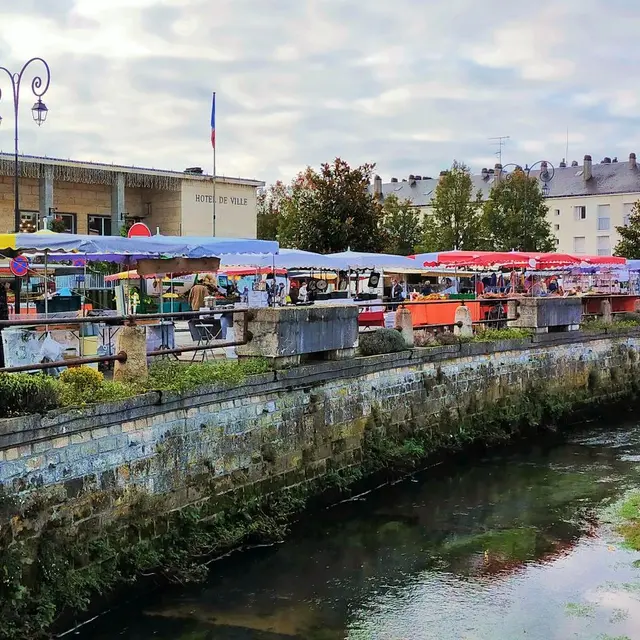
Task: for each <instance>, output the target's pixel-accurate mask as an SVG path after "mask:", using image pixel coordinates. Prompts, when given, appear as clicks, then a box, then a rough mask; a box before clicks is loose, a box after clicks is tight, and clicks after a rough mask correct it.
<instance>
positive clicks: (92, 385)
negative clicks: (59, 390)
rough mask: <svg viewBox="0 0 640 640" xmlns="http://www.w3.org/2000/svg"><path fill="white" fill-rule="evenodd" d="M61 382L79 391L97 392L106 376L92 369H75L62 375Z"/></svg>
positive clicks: (65, 371)
mask: <svg viewBox="0 0 640 640" xmlns="http://www.w3.org/2000/svg"><path fill="white" fill-rule="evenodd" d="M60 380H61V382H63V383H64V384H68V385H69V386H72V387H74V388H76V389H78V390H84V389H93V390H97V389H99V388H100V386H101V385H102V384H103V383H104V375H102V373H100V371H97V370H96V369H92V368H91V367H84V366H82V367H73V368H71V369H65V370H64V371H63V372H62V373H61V374H60Z"/></svg>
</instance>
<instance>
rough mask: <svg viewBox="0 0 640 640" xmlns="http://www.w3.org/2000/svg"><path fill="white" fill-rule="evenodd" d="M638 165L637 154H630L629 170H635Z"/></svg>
mask: <svg viewBox="0 0 640 640" xmlns="http://www.w3.org/2000/svg"><path fill="white" fill-rule="evenodd" d="M637 166H638V165H637V164H636V154H635V153H630V154H629V168H630V169H635V168H636V167H637Z"/></svg>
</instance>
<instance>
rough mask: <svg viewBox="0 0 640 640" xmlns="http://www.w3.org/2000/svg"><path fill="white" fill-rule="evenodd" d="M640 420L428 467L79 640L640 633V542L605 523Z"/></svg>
mask: <svg viewBox="0 0 640 640" xmlns="http://www.w3.org/2000/svg"><path fill="white" fill-rule="evenodd" d="M639 487H640V427H639V426H638V425H636V424H625V425H621V426H617V427H615V428H614V427H610V426H603V425H597V426H596V425H592V426H587V427H585V428H584V429H583V430H580V431H576V432H574V433H573V435H572V436H570V437H569V438H568V439H566V440H565V441H564V442H560V443H559V442H557V441H556V442H554V443H553V444H551V443H547V444H545V445H535V446H534V445H528V446H527V447H526V448H521V449H520V450H518V451H509V452H507V453H505V452H503V453H497V454H494V455H491V456H487V457H486V458H485V459H482V460H479V461H476V462H473V463H470V462H468V461H467V462H462V461H461V462H458V463H456V464H455V465H447V466H446V467H445V466H444V465H442V466H440V467H438V468H436V469H432V470H428V471H426V472H423V473H422V474H419V475H417V476H415V477H414V478H412V479H409V480H405V481H403V482H401V483H398V484H396V485H394V486H389V487H384V488H382V489H380V490H378V491H375V492H373V493H371V494H369V495H367V496H365V497H364V498H361V499H358V500H356V501H352V502H348V503H345V504H342V505H339V506H337V507H335V508H333V509H331V510H328V511H326V512H323V513H320V514H317V513H316V514H313V515H309V516H306V520H305V521H304V522H303V523H301V525H300V526H299V527H298V528H297V529H296V530H295V531H294V532H293V535H292V536H291V538H290V539H289V540H287V541H286V542H285V543H284V544H282V545H279V546H275V547H270V548H263V549H254V550H252V551H248V552H245V553H242V554H236V555H234V556H232V557H230V558H227V559H224V560H221V561H219V562H217V563H214V564H213V565H212V566H211V576H210V579H209V581H208V582H207V584H206V585H203V586H199V587H197V588H195V587H194V588H189V587H185V588H181V589H172V590H168V591H164V592H162V593H156V594H153V595H152V596H150V597H149V600H148V601H146V602H145V601H137V602H134V603H131V604H129V605H128V606H125V607H122V608H120V609H119V610H117V611H114V612H112V613H111V614H108V615H106V616H103V617H101V618H99V619H98V620H96V621H95V622H94V623H93V624H91V625H87V626H85V627H83V628H81V629H80V630H78V631H75V632H72V633H71V634H69V636H67V637H72V638H80V639H81V640H113V639H128V640H341V639H348V640H431V639H433V640H449V639H452V640H490V639H491V640H493V639H498V640H511V639H515V638H524V639H528V640H567V639H571V638H579V639H581V640H582V639H585V640H596V639H599V640H614V639H615V640H623V639H631V640H635V639H640V553H638V552H635V551H632V550H629V549H627V548H625V546H624V544H623V543H622V540H621V539H620V538H619V537H618V536H617V535H616V534H615V532H614V531H613V530H612V527H611V525H608V524H607V519H608V518H607V512H608V510H610V505H612V504H614V503H615V502H616V501H618V500H620V499H621V498H622V497H623V496H624V494H625V493H626V492H627V491H629V490H631V489H634V488H639Z"/></svg>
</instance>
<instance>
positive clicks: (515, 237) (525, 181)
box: [483, 169, 556, 251]
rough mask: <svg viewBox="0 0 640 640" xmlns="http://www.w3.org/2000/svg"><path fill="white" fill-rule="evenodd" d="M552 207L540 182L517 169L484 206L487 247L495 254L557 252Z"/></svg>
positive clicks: (505, 179) (507, 176)
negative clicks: (550, 207) (551, 217)
mask: <svg viewBox="0 0 640 640" xmlns="http://www.w3.org/2000/svg"><path fill="white" fill-rule="evenodd" d="M548 211H549V208H548V207H547V205H546V204H545V202H544V196H543V195H542V191H541V190H540V185H539V183H538V180H537V179H536V178H533V177H529V176H527V174H526V173H525V172H524V171H522V169H517V170H516V171H513V172H512V173H510V174H508V175H506V176H504V177H503V178H502V179H501V180H499V181H497V182H496V183H495V184H494V186H493V187H492V188H491V192H490V194H489V199H488V200H487V201H486V202H485V204H484V216H483V222H484V227H485V233H486V235H487V243H488V248H489V249H491V250H494V251H512V250H514V251H554V250H555V246H556V245H555V241H554V238H553V235H552V233H551V225H550V224H549V222H548V221H547V213H548Z"/></svg>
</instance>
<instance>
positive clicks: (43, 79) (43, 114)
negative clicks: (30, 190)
mask: <svg viewBox="0 0 640 640" xmlns="http://www.w3.org/2000/svg"><path fill="white" fill-rule="evenodd" d="M33 62H40V63H42V65H44V69H45V74H44V75H43V76H34V78H33V80H32V81H31V92H32V93H33V95H34V96H35V97H36V98H38V101H37V102H36V103H35V104H34V105H33V107H32V112H33V117H34V120H35V122H36V124H37V125H38V126H40V125H41V124H42V123H43V122H44V121H45V120H46V119H47V113H48V109H47V107H46V105H45V104H44V103H43V102H42V100H41V98H42V96H43V95H44V94H45V93H46V92H47V89H49V83H50V82H51V72H50V70H49V65H48V64H47V63H46V61H45V60H43V59H42V58H31V59H30V60H27V62H25V64H24V65H23V67H22V69H20V71H19V72H18V73H12V72H11V71H9V69H7V68H6V67H0V71H4V72H5V73H6V74H7V76H9V80H10V81H11V93H12V97H13V133H14V136H13V142H14V145H13V224H14V231H15V233H20V223H21V220H20V162H19V153H18V150H19V145H18V142H19V136H18V116H19V113H20V109H19V107H20V85H21V83H22V79H23V76H24V73H25V71H26V70H27V68H28V67H29V66H30V65H31V63H33ZM0 100H2V90H1V89H0ZM1 122H2V119H1V118H0V123H1ZM20 285H21V279H20V278H19V277H16V278H15V285H14V287H15V296H16V307H15V312H16V314H19V313H20Z"/></svg>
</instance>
